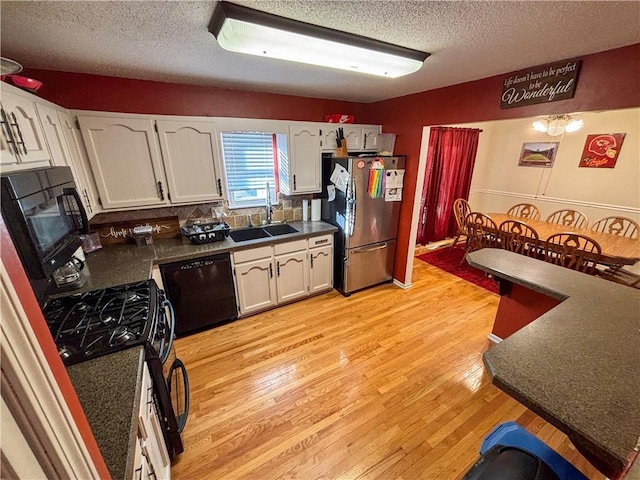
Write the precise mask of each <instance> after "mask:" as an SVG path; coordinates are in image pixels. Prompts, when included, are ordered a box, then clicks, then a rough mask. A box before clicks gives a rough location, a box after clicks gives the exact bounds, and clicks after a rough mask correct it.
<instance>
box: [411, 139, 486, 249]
mask: <svg viewBox="0 0 640 480" xmlns="http://www.w3.org/2000/svg"><path fill="white" fill-rule="evenodd" d="M481 131H482V130H480V129H477V128H452V127H433V128H431V134H430V136H429V148H428V151H427V171H426V173H425V177H424V185H423V187H422V202H421V208H420V225H419V226H418V238H417V243H420V244H422V245H425V244H427V243H429V242H436V241H438V240H444V239H445V238H447V237H452V236H454V235H455V232H456V229H457V227H456V221H455V218H454V217H453V202H454V200H455V199H456V198H464V199H465V200H468V199H469V189H470V188H471V175H472V173H473V165H474V163H475V161H476V152H477V150H478V138H479V137H480V132H481Z"/></svg>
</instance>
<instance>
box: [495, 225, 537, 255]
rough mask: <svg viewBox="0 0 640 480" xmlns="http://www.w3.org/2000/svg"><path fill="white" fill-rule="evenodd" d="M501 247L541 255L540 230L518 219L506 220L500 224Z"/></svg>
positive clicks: (524, 253)
mask: <svg viewBox="0 0 640 480" xmlns="http://www.w3.org/2000/svg"><path fill="white" fill-rule="evenodd" d="M500 247H501V248H503V249H505V250H509V251H511V252H514V253H519V254H521V255H526V256H528V257H534V258H536V257H538V256H539V248H538V247H539V240H538V232H536V231H535V229H534V228H533V227H531V226H530V225H527V224H526V223H524V222H520V221H518V220H505V221H504V222H502V223H501V224H500Z"/></svg>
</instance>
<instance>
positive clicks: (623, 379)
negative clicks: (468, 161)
mask: <svg viewBox="0 0 640 480" xmlns="http://www.w3.org/2000/svg"><path fill="white" fill-rule="evenodd" d="M467 261H468V262H469V264H470V265H472V266H474V267H477V268H479V269H481V270H484V271H485V272H488V273H490V274H492V275H493V276H494V277H497V278H499V279H501V281H502V282H505V281H506V282H511V283H515V284H519V285H522V286H524V287H526V288H529V289H531V290H534V291H536V292H539V293H543V294H545V295H548V296H550V297H552V298H555V299H557V300H561V301H562V303H560V304H559V305H558V306H556V307H554V308H552V309H551V310H549V311H548V312H547V313H545V314H544V315H542V316H541V317H539V318H538V319H537V320H535V321H533V322H532V323H531V324H529V325H527V326H525V327H524V328H522V329H521V330H519V331H517V332H516V333H514V334H513V335H511V336H510V337H508V338H507V339H505V340H504V341H502V342H501V343H499V344H498V345H496V346H494V347H492V348H491V349H489V350H488V351H487V352H485V354H484V361H485V363H486V365H487V367H488V369H489V372H490V374H491V376H492V377H493V382H494V384H496V385H497V386H498V387H499V388H500V389H502V390H504V391H505V392H507V393H508V394H509V395H511V396H512V397H514V398H515V399H516V400H518V401H519V402H521V403H522V404H523V405H525V406H527V407H529V408H530V409H531V410H533V411H534V412H536V413H537V414H539V415H540V416H541V417H543V418H544V419H546V420H547V421H549V422H550V423H552V424H553V425H555V426H556V427H557V428H558V429H560V430H561V431H563V432H565V433H566V434H567V435H568V436H569V438H570V439H571V440H572V442H573V443H574V444H575V445H576V447H577V448H578V449H579V450H580V451H581V452H582V453H583V454H584V455H585V457H587V458H588V459H589V460H590V461H591V462H592V463H593V464H594V465H595V466H596V467H597V468H598V469H600V470H601V471H602V472H603V473H604V474H606V475H608V476H613V475H614V474H616V473H619V472H620V471H622V469H623V468H624V466H625V464H626V459H627V457H628V456H629V454H630V453H631V452H632V451H633V448H634V446H635V445H636V442H637V441H638V437H639V436H640V395H639V394H638V392H640V376H639V375H638V364H639V363H640V331H639V328H638V327H639V326H640V291H638V290H636V289H633V288H630V287H626V286H622V285H618V284H616V283H613V282H608V281H606V280H603V279H600V278H597V277H592V276H589V275H586V274H583V273H579V272H576V271H573V270H569V269H567V268H563V267H559V266H556V265H552V264H549V263H545V262H542V261H540V260H535V259H532V258H528V257H525V256H522V255H517V254H515V253H512V252H508V251H505V250H498V249H483V250H479V251H477V252H473V253H471V254H469V255H468V256H467Z"/></svg>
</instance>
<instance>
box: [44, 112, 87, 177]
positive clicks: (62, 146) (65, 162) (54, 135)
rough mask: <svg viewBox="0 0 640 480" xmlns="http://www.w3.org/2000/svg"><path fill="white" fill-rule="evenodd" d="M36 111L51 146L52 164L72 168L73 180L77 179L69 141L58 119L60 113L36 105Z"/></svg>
mask: <svg viewBox="0 0 640 480" xmlns="http://www.w3.org/2000/svg"><path fill="white" fill-rule="evenodd" d="M36 110H37V112H38V117H40V123H41V125H42V131H43V133H44V138H45V139H46V141H47V145H48V146H49V152H50V153H51V162H52V163H53V165H55V166H56V167H70V168H71V172H72V173H73V178H74V179H77V175H76V172H75V168H74V165H73V163H72V161H71V159H70V153H69V148H68V147H67V141H66V139H65V137H64V133H63V128H62V123H61V122H60V119H59V118H58V112H57V111H56V110H54V109H53V108H51V107H50V106H48V105H44V104H40V105H38V104H36Z"/></svg>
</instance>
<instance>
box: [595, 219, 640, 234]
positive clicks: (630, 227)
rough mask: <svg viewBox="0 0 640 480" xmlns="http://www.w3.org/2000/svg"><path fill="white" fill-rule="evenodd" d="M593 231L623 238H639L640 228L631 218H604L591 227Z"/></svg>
mask: <svg viewBox="0 0 640 480" xmlns="http://www.w3.org/2000/svg"><path fill="white" fill-rule="evenodd" d="M591 230H593V231H594V232H602V233H608V234H610V235H619V236H621V237H629V238H638V230H640V226H639V225H638V224H637V223H636V222H635V221H634V220H631V219H630V218H626V217H604V218H601V219H600V220H596V221H595V223H594V224H593V225H592V226H591Z"/></svg>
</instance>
